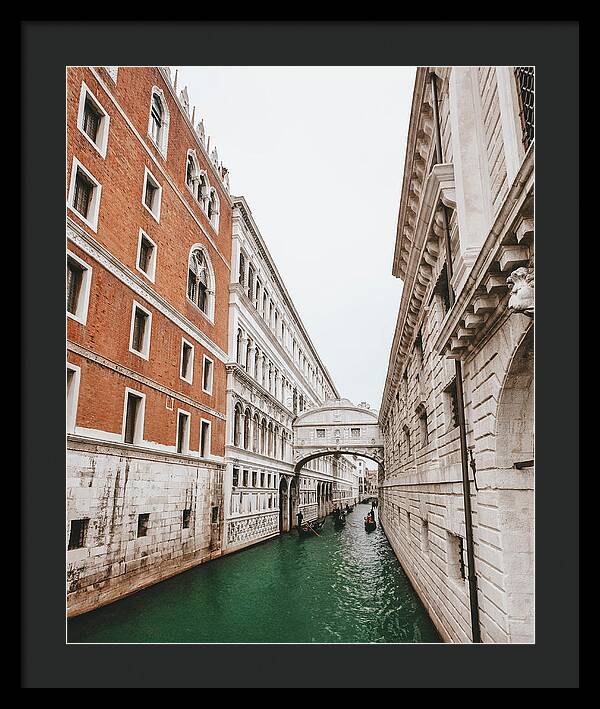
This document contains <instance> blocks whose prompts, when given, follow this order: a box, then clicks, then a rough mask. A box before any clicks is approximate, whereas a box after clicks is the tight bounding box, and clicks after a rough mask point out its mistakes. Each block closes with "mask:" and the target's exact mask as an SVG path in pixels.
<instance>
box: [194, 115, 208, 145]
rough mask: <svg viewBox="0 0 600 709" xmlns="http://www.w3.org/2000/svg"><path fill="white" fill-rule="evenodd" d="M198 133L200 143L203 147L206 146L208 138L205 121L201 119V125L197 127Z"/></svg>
mask: <svg viewBox="0 0 600 709" xmlns="http://www.w3.org/2000/svg"><path fill="white" fill-rule="evenodd" d="M196 133H198V138H200V142H201V143H202V145H206V143H205V138H206V132H205V130H204V120H202V119H200V123H198V125H197V126H196Z"/></svg>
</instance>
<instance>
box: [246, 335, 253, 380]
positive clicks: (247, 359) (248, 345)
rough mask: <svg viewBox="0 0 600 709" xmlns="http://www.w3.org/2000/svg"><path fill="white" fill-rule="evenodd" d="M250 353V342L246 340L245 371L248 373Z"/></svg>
mask: <svg viewBox="0 0 600 709" xmlns="http://www.w3.org/2000/svg"><path fill="white" fill-rule="evenodd" d="M251 352H252V341H251V340H248V343H247V345H246V371H247V372H249V371H250V354H251Z"/></svg>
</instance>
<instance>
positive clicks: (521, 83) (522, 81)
mask: <svg viewBox="0 0 600 709" xmlns="http://www.w3.org/2000/svg"><path fill="white" fill-rule="evenodd" d="M515 78H516V80H517V86H518V89H519V102H520V105H521V127H522V129H523V145H524V146H525V149H526V150H527V148H529V146H530V145H531V143H532V142H533V138H534V125H535V120H534V119H535V115H534V108H535V105H534V104H535V92H534V82H535V71H534V68H533V67H532V66H516V67H515Z"/></svg>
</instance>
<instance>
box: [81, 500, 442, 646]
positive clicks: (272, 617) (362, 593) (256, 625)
mask: <svg viewBox="0 0 600 709" xmlns="http://www.w3.org/2000/svg"><path fill="white" fill-rule="evenodd" d="M368 509H369V507H368V506H367V505H358V506H357V507H355V509H354V511H353V512H351V513H350V514H349V515H348V517H347V523H346V526H345V527H344V528H343V529H342V530H340V531H336V530H335V529H334V527H333V519H332V518H331V517H328V518H327V521H326V523H325V526H324V528H323V530H322V532H321V536H320V537H318V538H317V537H316V536H314V537H310V538H300V537H298V535H297V533H296V532H295V531H294V532H292V533H291V534H286V535H284V536H282V537H278V538H276V539H273V540H272V541H269V542H265V543H264V544H259V545H258V546H255V547H252V548H250V549H246V550H244V551H241V552H239V553H237V554H232V555H230V556H225V557H223V558H220V559H217V560H215V561H211V562H209V563H207V564H202V565H200V566H197V567H196V568H194V569H191V570H190V571H186V572H185V573H182V574H179V575H177V576H174V577H172V578H170V579H167V580H166V581H162V582H161V583H159V584H157V585H155V586H152V587H150V588H147V589H145V590H143V591H139V592H138V593H136V594H134V595H132V596H129V597H128V598H125V599H123V600H121V601H117V602H116V603H112V604H110V605H108V606H104V607H103V608H99V609H98V610H96V611H93V612H91V613H86V614H84V615H81V616H77V617H76V618H73V619H71V620H69V622H68V640H69V642H75V643H436V642H441V641H440V638H439V636H438V634H437V632H436V630H435V627H434V626H433V624H432V622H431V621H430V619H429V617H428V615H427V613H426V611H425V609H424V608H423V606H422V604H421V602H420V601H419V599H418V597H417V595H416V594H415V592H414V590H413V589H412V587H411V585H410V583H409V581H408V579H407V577H406V575H405V574H404V572H403V571H402V568H401V567H400V564H399V563H398V560H397V559H396V557H395V555H394V552H393V551H392V549H391V548H390V545H389V543H388V541H387V539H386V537H385V535H384V533H383V531H382V530H381V528H380V527H379V526H378V527H377V529H376V530H375V531H374V532H371V533H369V534H367V533H366V532H365V529H364V525H363V517H364V516H365V514H366V512H367V510H368Z"/></svg>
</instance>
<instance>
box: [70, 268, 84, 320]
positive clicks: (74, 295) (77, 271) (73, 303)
mask: <svg viewBox="0 0 600 709" xmlns="http://www.w3.org/2000/svg"><path fill="white" fill-rule="evenodd" d="M82 280H83V268H81V266H79V265H78V264H76V263H75V262H74V261H73V260H72V259H68V263H67V310H68V312H69V313H71V314H72V315H76V314H77V304H78V302H79V292H80V290H81V282H82Z"/></svg>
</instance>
